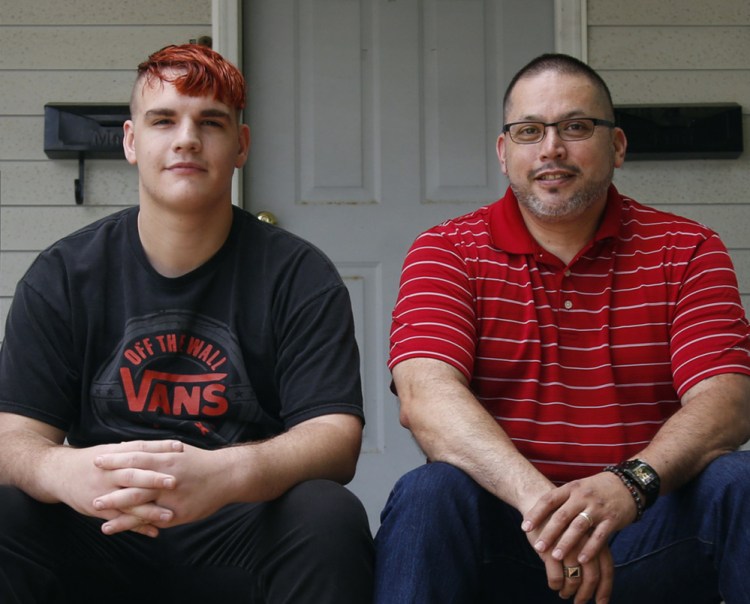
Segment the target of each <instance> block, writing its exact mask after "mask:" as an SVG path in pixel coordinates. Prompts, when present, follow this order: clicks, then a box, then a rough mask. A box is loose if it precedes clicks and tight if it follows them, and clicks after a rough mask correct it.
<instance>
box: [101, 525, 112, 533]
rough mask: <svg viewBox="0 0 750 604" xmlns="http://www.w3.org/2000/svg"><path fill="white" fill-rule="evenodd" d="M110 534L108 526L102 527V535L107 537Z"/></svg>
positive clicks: (110, 529)
mask: <svg viewBox="0 0 750 604" xmlns="http://www.w3.org/2000/svg"><path fill="white" fill-rule="evenodd" d="M111 532H112V527H111V526H110V525H109V524H103V525H102V533H104V534H105V535H109V534H110V533H111Z"/></svg>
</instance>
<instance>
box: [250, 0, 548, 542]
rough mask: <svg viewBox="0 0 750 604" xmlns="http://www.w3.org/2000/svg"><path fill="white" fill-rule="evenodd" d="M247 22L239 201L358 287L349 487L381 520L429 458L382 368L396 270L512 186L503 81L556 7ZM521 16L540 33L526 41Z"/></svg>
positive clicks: (444, 6) (364, 9)
mask: <svg viewBox="0 0 750 604" xmlns="http://www.w3.org/2000/svg"><path fill="white" fill-rule="evenodd" d="M511 5H512V6H511ZM243 22H244V35H243V47H244V52H243V57H244V70H245V73H246V74H247V78H248V89H249V99H248V110H247V112H246V119H247V121H248V123H249V124H250V128H251V138H252V146H251V151H250V160H249V163H248V166H247V168H246V170H245V173H244V179H243V180H244V205H245V207H247V208H248V209H250V210H251V211H253V212H255V213H258V212H260V211H267V212H271V213H272V214H273V215H275V217H276V218H277V220H278V224H279V225H280V226H282V227H283V228H285V229H288V230H289V231H292V232H294V233H297V234H298V235H300V236H302V237H303V238H305V239H307V240H309V241H311V242H313V243H314V244H315V245H317V246H318V247H320V248H321V249H322V250H323V251H324V252H325V253H326V254H327V255H328V256H329V257H330V258H331V259H332V260H333V261H334V262H335V264H336V266H337V267H338V268H339V270H340V272H341V274H342V276H343V277H344V279H345V281H346V283H347V286H348V287H349V291H350V293H351V296H352V302H353V306H354V313H355V317H356V329H357V339H358V342H359V346H360V351H361V353H362V376H363V383H364V393H365V413H366V417H367V425H366V428H365V439H364V446H363V451H362V455H361V458H360V463H359V467H358V471H357V476H356V478H355V480H354V481H353V483H352V484H351V485H350V486H351V489H352V490H353V491H354V492H355V493H357V495H359V497H360V498H361V499H362V501H363V502H364V504H365V507H366V508H367V511H368V514H369V517H370V521H371V524H372V526H373V528H376V527H377V525H378V522H379V521H378V516H379V513H380V510H381V509H382V507H383V505H384V503H385V501H386V498H387V496H388V493H389V492H390V490H391V487H392V486H393V484H394V482H395V481H396V480H397V479H398V478H399V476H401V475H402V474H403V473H405V472H406V471H407V470H409V469H411V468H413V467H415V466H416V465H418V464H421V463H423V462H424V458H423V456H422V455H421V454H420V451H419V450H418V448H417V447H416V445H415V444H414V442H413V440H412V439H411V436H410V435H409V433H408V432H407V431H406V430H405V429H404V428H402V427H401V426H400V424H399V420H398V402H397V399H396V398H395V397H394V396H393V395H392V394H391V392H390V390H389V384H390V375H389V373H388V370H387V368H386V360H387V356H388V331H389V327H390V313H391V310H392V308H393V304H394V302H395V299H396V294H397V289H398V280H399V274H400V269H401V264H402V262H403V258H404V255H405V253H406V251H407V249H408V246H409V245H410V244H411V242H412V241H413V239H414V238H415V237H416V236H417V235H418V234H419V233H420V232H421V231H423V230H424V229H426V228H428V227H430V226H432V225H434V224H437V223H438V222H440V221H442V220H444V219H446V218H449V217H452V216H456V215H459V214H462V213H465V212H468V211H471V210H472V209H474V208H476V207H479V206H480V205H482V204H485V203H488V202H491V201H494V200H495V199H497V198H498V197H499V196H500V195H501V193H502V191H503V190H504V188H505V186H506V181H505V180H504V177H502V175H501V174H500V172H499V169H498V166H497V160H496V157H495V153H494V147H495V140H496V137H497V135H498V133H499V130H500V126H501V121H502V118H501V103H502V91H503V90H504V88H505V86H506V84H507V80H508V78H509V77H510V76H511V75H512V70H514V69H515V68H516V67H517V65H518V64H522V63H523V62H525V61H526V60H527V59H529V58H531V57H532V56H533V55H535V54H537V53H538V52H543V51H546V50H549V49H550V46H551V45H552V40H553V38H552V36H553V34H552V28H551V27H549V28H548V30H547V29H546V28H547V26H548V25H549V24H550V23H551V22H552V7H551V3H549V2H546V1H545V0H536V1H535V2H529V1H528V0H514V1H513V2H508V1H507V0H506V1H505V2H503V1H502V0H250V1H249V2H248V3H247V4H245V5H244V17H243ZM513 23H526V24H528V23H535V24H536V25H539V23H541V24H542V31H541V32H539V35H538V36H537V37H536V38H534V37H533V36H531V38H532V39H531V40H529V39H528V38H529V36H521V35H520V34H519V33H518V32H517V31H516V29H517V28H516V27H515V26H514V25H513ZM509 37H510V38H512V40H513V44H514V48H513V51H514V53H513V54H514V57H516V58H517V60H513V57H509V56H508V51H506V50H504V49H505V48H506V47H510V44H509V43H508V42H507V40H508V38H509ZM501 40H506V42H505V44H501ZM521 40H523V42H522V43H524V44H525V45H526V48H525V49H524V51H520V50H518V48H517V46H515V44H516V43H517V42H519V41H521Z"/></svg>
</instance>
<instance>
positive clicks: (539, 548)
mask: <svg viewBox="0 0 750 604" xmlns="http://www.w3.org/2000/svg"><path fill="white" fill-rule="evenodd" d="M544 547H545V545H544V541H537V542H536V543H535V544H534V549H535V550H536V551H538V552H543V551H544Z"/></svg>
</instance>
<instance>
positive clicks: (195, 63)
mask: <svg viewBox="0 0 750 604" xmlns="http://www.w3.org/2000/svg"><path fill="white" fill-rule="evenodd" d="M170 71H173V72H175V73H168V72H170ZM142 78H146V81H147V82H149V83H150V82H152V81H154V80H160V81H162V82H169V83H170V84H172V85H173V86H174V87H175V88H176V89H177V91H178V92H179V93H180V94H184V95H186V96H209V95H213V98H214V99H216V100H219V101H221V102H222V103H224V104H226V105H229V106H230V107H233V108H234V109H236V110H237V111H240V110H242V109H244V107H245V78H244V77H243V76H242V74H241V73H240V71H239V69H237V67H235V66H234V65H232V63H230V62H229V61H227V60H226V59H225V58H224V57H222V56H221V55H220V54H219V53H218V52H216V51H215V50H212V49H210V48H209V47H208V46H203V45H201V44H182V45H180V46H166V47H164V48H162V49H161V50H157V51H156V52H155V53H153V54H152V55H151V56H149V58H148V59H147V60H145V61H143V63H141V64H140V65H138V79H137V81H140V80H141V79H142Z"/></svg>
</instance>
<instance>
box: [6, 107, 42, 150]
mask: <svg viewBox="0 0 750 604" xmlns="http://www.w3.org/2000/svg"><path fill="white" fill-rule="evenodd" d="M0 141H2V144H0V161H2V160H8V159H16V160H19V159H20V160H28V159H45V158H46V157H47V156H46V155H45V154H44V118H43V117H5V116H2V115H0Z"/></svg>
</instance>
